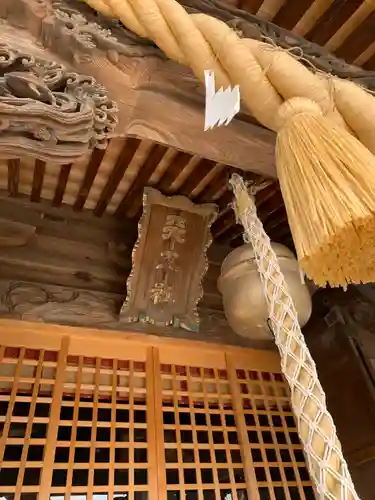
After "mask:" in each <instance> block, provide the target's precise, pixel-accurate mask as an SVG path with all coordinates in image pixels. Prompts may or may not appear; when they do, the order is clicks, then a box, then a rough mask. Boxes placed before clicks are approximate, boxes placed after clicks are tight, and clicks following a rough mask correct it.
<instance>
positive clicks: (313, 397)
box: [230, 174, 359, 500]
mask: <svg viewBox="0 0 375 500" xmlns="http://www.w3.org/2000/svg"><path fill="white" fill-rule="evenodd" d="M230 184H231V185H232V188H233V192H234V197H235V211H236V216H237V219H238V221H239V222H241V224H242V225H243V227H244V229H245V234H244V240H245V242H247V243H251V244H252V246H253V249H254V255H255V259H256V264H257V268H258V272H259V274H260V277H261V280H262V284H263V290H264V295H265V297H266V300H267V305H268V311H269V320H270V323H271V328H272V331H273V334H274V336H275V342H276V345H277V347H278V349H279V352H280V356H281V368H282V371H283V373H284V375H285V377H286V379H287V380H288V383H289V386H290V389H291V402H292V407H293V411H294V414H295V416H296V419H297V426H298V432H299V436H300V438H301V441H302V442H303V445H304V449H305V454H306V457H307V465H308V468H309V472H310V476H311V477H312V479H313V480H314V482H315V484H316V486H317V491H318V494H319V496H320V498H321V499H329V500H337V499H340V500H359V497H358V495H357V493H356V491H355V488H354V485H353V482H352V480H351V477H350V473H349V470H348V466H347V464H346V461H345V458H344V456H343V453H342V450H341V444H340V442H339V439H338V437H337V433H336V428H335V424H334V422H333V419H332V417H331V415H330V413H329V411H328V410H327V406H326V398H325V393H324V391H323V388H322V386H321V384H320V382H319V379H318V374H317V370H316V366H315V363H314V360H313V358H312V356H311V354H310V351H309V349H308V347H307V345H306V342H305V339H304V337H303V334H302V332H301V328H300V326H299V323H298V319H297V312H296V309H295V307H294V304H293V300H292V298H291V295H290V293H289V291H288V287H287V284H286V283H285V279H284V276H283V274H282V272H281V270H280V266H279V264H278V260H277V257H276V254H275V252H274V250H273V249H272V247H271V242H270V239H269V237H268V236H267V233H266V232H265V230H264V228H263V224H262V222H261V221H260V220H259V218H258V216H257V211H256V206H255V203H254V199H253V196H251V195H250V194H249V192H248V190H247V187H246V185H245V183H244V181H243V180H242V178H241V177H240V176H239V175H237V174H234V175H232V177H231V179H230Z"/></svg>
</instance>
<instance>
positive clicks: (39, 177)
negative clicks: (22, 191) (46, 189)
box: [30, 159, 46, 202]
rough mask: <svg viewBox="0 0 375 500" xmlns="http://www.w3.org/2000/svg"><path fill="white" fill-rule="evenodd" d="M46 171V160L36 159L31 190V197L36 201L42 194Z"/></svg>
mask: <svg viewBox="0 0 375 500" xmlns="http://www.w3.org/2000/svg"><path fill="white" fill-rule="evenodd" d="M45 171H46V162H44V161H42V160H38V159H37V160H35V168H34V178H33V187H32V190H31V197H30V199H31V201H34V202H38V201H40V195H41V193H42V188H43V180H44V174H45Z"/></svg>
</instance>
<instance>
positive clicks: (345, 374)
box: [304, 290, 375, 500]
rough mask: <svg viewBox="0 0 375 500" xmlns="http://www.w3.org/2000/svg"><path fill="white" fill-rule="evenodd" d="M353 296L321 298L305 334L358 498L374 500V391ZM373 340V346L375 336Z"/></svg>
mask: <svg viewBox="0 0 375 500" xmlns="http://www.w3.org/2000/svg"><path fill="white" fill-rule="evenodd" d="M329 292H332V293H331V294H330V293H329ZM354 292H355V290H349V292H347V295H345V293H344V292H342V291H338V292H333V291H332V290H331V291H323V292H318V293H317V294H316V295H315V296H314V299H315V304H314V312H315V316H314V318H313V320H312V321H311V322H310V323H309V324H308V325H307V327H306V328H305V330H304V333H305V338H306V341H307V345H308V347H309V349H310V351H311V354H312V356H313V358H314V360H315V363H316V365H317V369H318V374H319V379H320V381H321V383H322V386H323V388H324V390H325V392H326V395H327V404H328V409H329V410H330V412H331V414H332V416H333V419H334V422H335V424H336V427H337V430H338V435H339V438H340V441H341V444H342V446H343V451H344V455H345V457H346V459H347V461H348V465H349V468H350V471H351V474H352V477H353V481H354V483H355V485H356V488H357V491H358V494H359V496H360V498H361V499H362V500H373V498H374V487H373V484H374V475H375V386H374V383H373V379H372V374H371V371H369V366H368V351H367V350H366V349H363V343H362V342H361V338H362V335H363V333H364V332H365V328H364V327H363V326H361V325H360V322H359V317H358V312H359V309H360V308H361V307H362V308H363V304H362V305H361V304H360V303H358V302H357V301H356V300H355V297H356V295H355V293H354ZM330 296H331V299H329V297H330ZM357 299H358V297H357ZM332 304H334V305H333V307H332ZM355 311H357V314H356V313H355ZM329 325H330V326H329ZM368 334H369V332H367V335H368ZM370 335H372V337H373V339H374V340H373V342H374V344H375V330H372V334H370Z"/></svg>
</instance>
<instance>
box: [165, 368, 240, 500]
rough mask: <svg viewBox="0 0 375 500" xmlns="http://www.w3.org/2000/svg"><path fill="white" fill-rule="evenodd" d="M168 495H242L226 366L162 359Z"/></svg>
mask: <svg viewBox="0 0 375 500" xmlns="http://www.w3.org/2000/svg"><path fill="white" fill-rule="evenodd" d="M161 378H162V391H163V396H162V398H163V431H164V449H165V462H166V483H167V499H168V500H183V499H185V498H186V499H187V500H219V499H222V500H231V499H233V500H246V499H247V493H246V482H245V477H244V470H243V465H242V459H241V449H240V445H239V442H238V434H237V429H236V422H235V416H234V411H233V405H232V396H231V392H230V386H229V381H228V378H227V372H226V371H225V370H218V369H207V368H200V367H186V366H175V365H161Z"/></svg>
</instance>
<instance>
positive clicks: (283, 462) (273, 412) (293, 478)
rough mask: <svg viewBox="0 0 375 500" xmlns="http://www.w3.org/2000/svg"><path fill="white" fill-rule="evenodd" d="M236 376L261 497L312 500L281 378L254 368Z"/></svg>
mask: <svg viewBox="0 0 375 500" xmlns="http://www.w3.org/2000/svg"><path fill="white" fill-rule="evenodd" d="M236 375H237V382H238V385H239V388H240V393H241V400H242V409H243V414H244V417H245V422H246V429H247V434H248V438H249V443H250V448H251V455H252V459H253V463H254V469H255V478H256V481H257V485H258V489H259V495H260V498H261V500H268V499H269V500H284V499H288V500H300V499H301V498H305V499H306V500H314V499H315V496H314V491H313V488H312V486H311V481H310V477H309V473H308V471H307V468H306V465H305V457H304V453H303V446H302V444H301V443H300V440H299V436H298V433H297V428H296V423H295V420H294V416H293V413H292V411H291V408H290V399H289V392H288V389H289V388H288V386H287V384H286V382H285V380H284V378H283V377H282V375H281V374H280V373H268V372H259V371H254V370H237V371H236Z"/></svg>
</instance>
